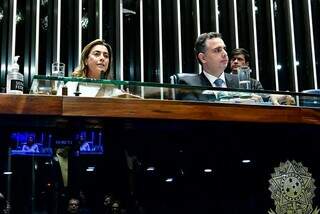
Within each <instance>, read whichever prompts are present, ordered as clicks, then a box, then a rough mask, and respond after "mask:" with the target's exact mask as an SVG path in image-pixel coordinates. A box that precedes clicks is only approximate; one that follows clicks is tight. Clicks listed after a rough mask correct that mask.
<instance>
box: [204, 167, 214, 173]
mask: <svg viewBox="0 0 320 214" xmlns="http://www.w3.org/2000/svg"><path fill="white" fill-rule="evenodd" d="M203 171H204V172H205V173H211V172H212V169H209V168H207V169H204V170H203Z"/></svg>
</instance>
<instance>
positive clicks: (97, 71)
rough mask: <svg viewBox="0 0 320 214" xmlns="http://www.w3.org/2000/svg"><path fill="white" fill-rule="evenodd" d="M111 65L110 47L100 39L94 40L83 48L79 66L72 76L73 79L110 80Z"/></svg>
mask: <svg viewBox="0 0 320 214" xmlns="http://www.w3.org/2000/svg"><path fill="white" fill-rule="evenodd" d="M111 63H112V48H111V46H110V45H109V44H108V43H106V42H105V41H104V40H102V39H96V40H94V41H92V42H90V43H89V44H87V45H86V46H85V47H84V48H83V50H82V53H81V60H80V65H79V66H78V67H77V68H76V69H75V71H74V72H73V73H72V75H73V76H74V77H84V78H93V79H110V78H111V73H110V69H111Z"/></svg>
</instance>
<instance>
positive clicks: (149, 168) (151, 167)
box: [147, 166, 156, 171]
mask: <svg viewBox="0 0 320 214" xmlns="http://www.w3.org/2000/svg"><path fill="white" fill-rule="evenodd" d="M155 169H156V168H154V167H153V166H150V167H148V168H147V171H154V170H155Z"/></svg>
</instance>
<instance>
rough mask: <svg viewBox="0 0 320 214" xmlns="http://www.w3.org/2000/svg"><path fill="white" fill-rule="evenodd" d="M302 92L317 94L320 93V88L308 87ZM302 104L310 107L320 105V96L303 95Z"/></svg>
mask: <svg viewBox="0 0 320 214" xmlns="http://www.w3.org/2000/svg"><path fill="white" fill-rule="evenodd" d="M302 93H307V94H315V95H320V89H308V90H304V91H302ZM300 100H301V102H300V104H301V105H302V106H310V107H320V97H318V96H317V97H316V96H314V97H311V96H301V97H300Z"/></svg>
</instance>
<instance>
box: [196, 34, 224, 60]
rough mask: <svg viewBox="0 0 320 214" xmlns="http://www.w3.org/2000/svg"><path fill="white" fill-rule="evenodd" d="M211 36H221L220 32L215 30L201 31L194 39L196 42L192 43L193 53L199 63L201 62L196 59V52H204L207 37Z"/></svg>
mask: <svg viewBox="0 0 320 214" xmlns="http://www.w3.org/2000/svg"><path fill="white" fill-rule="evenodd" d="M212 38H221V34H220V33H217V32H209V33H203V34H201V35H200V36H198V38H197V40H196V43H195V45H194V53H195V55H196V58H197V60H198V62H199V63H200V64H201V62H200V60H199V59H198V54H199V53H204V52H206V49H207V46H206V41H207V40H208V39H212Z"/></svg>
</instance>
